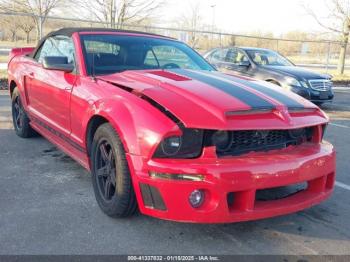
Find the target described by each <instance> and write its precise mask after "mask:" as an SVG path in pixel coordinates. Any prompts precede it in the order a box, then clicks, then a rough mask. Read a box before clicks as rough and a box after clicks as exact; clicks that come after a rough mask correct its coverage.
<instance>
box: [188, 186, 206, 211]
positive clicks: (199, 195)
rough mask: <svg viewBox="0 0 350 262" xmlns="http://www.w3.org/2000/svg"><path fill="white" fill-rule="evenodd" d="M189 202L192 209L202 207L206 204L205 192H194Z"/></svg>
mask: <svg viewBox="0 0 350 262" xmlns="http://www.w3.org/2000/svg"><path fill="white" fill-rule="evenodd" d="M188 199H189V201H190V204H191V206H192V207H194V208H197V207H200V206H201V205H202V204H203V202H204V191H203V190H194V191H193V192H192V193H191V194H190V196H189V198H188Z"/></svg>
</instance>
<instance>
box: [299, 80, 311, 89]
mask: <svg viewBox="0 0 350 262" xmlns="http://www.w3.org/2000/svg"><path fill="white" fill-rule="evenodd" d="M300 84H301V86H302V87H304V88H309V85H308V84H307V83H306V82H305V81H300Z"/></svg>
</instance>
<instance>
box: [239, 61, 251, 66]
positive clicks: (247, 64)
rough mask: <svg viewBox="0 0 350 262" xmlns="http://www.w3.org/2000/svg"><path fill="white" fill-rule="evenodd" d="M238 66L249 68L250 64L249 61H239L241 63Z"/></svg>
mask: <svg viewBox="0 0 350 262" xmlns="http://www.w3.org/2000/svg"><path fill="white" fill-rule="evenodd" d="M238 66H241V67H250V62H249V61H241V62H239V63H238Z"/></svg>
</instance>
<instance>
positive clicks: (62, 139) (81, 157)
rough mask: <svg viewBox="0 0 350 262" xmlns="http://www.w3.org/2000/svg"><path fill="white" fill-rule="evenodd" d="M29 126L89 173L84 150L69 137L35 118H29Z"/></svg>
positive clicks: (87, 159)
mask: <svg viewBox="0 0 350 262" xmlns="http://www.w3.org/2000/svg"><path fill="white" fill-rule="evenodd" d="M30 120H31V121H30V126H31V127H32V128H33V129H35V131H37V132H38V133H40V134H41V135H42V136H43V137H45V138H46V139H47V140H49V141H50V142H51V143H52V144H54V145H55V146H57V147H58V148H59V149H60V150H62V151H63V152H64V153H66V154H67V155H69V156H70V157H72V158H73V159H74V160H75V161H77V162H78V163H79V164H80V165H82V166H83V167H84V168H85V169H87V170H88V171H90V164H89V158H88V156H87V152H86V150H85V149H84V148H82V147H81V146H79V145H78V144H76V143H75V142H74V141H72V140H71V139H70V138H69V137H67V136H65V135H63V134H61V133H60V132H58V131H57V130H56V129H53V128H52V127H50V126H48V125H47V124H45V123H43V122H42V121H40V120H39V119H37V118H35V117H32V116H31V117H30Z"/></svg>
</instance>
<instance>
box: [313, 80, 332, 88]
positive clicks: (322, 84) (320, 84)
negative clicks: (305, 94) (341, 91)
mask: <svg viewBox="0 0 350 262" xmlns="http://www.w3.org/2000/svg"><path fill="white" fill-rule="evenodd" d="M309 84H310V87H311V88H312V89H313V90H317V91H328V90H330V89H331V88H332V86H333V83H332V81H331V80H328V79H312V80H309Z"/></svg>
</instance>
